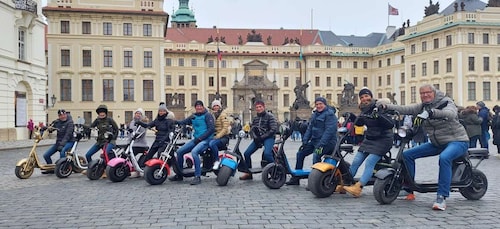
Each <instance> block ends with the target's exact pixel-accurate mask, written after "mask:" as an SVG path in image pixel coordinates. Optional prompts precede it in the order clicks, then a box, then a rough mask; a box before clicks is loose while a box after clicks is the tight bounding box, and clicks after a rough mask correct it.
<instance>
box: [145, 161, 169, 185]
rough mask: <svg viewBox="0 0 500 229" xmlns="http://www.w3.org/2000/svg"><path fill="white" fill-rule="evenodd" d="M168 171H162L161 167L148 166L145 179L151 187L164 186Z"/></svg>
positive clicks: (164, 169)
mask: <svg viewBox="0 0 500 229" xmlns="http://www.w3.org/2000/svg"><path fill="white" fill-rule="evenodd" d="M167 176H168V171H167V168H166V167H163V169H161V165H159V164H156V165H153V166H146V168H145V169H144V179H145V180H146V182H148V183H149V184H151V185H159V184H163V182H165V180H166V179H167Z"/></svg>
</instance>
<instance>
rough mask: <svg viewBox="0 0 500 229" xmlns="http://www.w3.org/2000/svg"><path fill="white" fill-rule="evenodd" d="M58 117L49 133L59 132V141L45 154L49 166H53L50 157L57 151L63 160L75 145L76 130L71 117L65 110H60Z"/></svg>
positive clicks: (49, 128)
mask: <svg viewBox="0 0 500 229" xmlns="http://www.w3.org/2000/svg"><path fill="white" fill-rule="evenodd" d="M57 115H58V116H59V118H58V119H56V120H54V121H53V122H52V124H51V127H48V131H52V130H57V139H56V143H55V144H54V145H52V146H51V147H50V148H49V149H48V150H47V151H46V152H45V153H44V154H43V158H44V159H45V161H46V162H47V164H52V159H51V158H50V157H51V156H52V155H53V154H55V153H56V152H57V151H59V153H60V156H61V158H63V157H66V151H68V150H69V149H71V147H73V144H75V137H74V136H73V131H74V129H75V128H74V124H73V120H72V119H71V116H69V115H68V114H67V113H66V111H65V110H58V111H57ZM44 172H45V171H44ZM47 172H48V171H47Z"/></svg>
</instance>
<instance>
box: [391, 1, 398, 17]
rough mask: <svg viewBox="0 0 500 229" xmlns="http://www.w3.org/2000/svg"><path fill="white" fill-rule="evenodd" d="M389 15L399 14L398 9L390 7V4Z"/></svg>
mask: <svg viewBox="0 0 500 229" xmlns="http://www.w3.org/2000/svg"><path fill="white" fill-rule="evenodd" d="M389 15H399V11H398V9H397V8H394V7H392V6H391V5H390V4H389Z"/></svg>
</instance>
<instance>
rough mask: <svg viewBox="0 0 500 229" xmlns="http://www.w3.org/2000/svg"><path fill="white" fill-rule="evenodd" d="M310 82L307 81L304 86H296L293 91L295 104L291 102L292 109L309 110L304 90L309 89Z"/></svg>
mask: <svg viewBox="0 0 500 229" xmlns="http://www.w3.org/2000/svg"><path fill="white" fill-rule="evenodd" d="M310 82H311V81H310V80H309V81H307V82H306V83H305V84H302V85H297V86H295V88H294V89H293V91H294V92H295V102H293V108H294V109H295V110H298V109H299V108H310V107H309V101H308V100H307V98H306V89H307V88H308V87H309V83H310Z"/></svg>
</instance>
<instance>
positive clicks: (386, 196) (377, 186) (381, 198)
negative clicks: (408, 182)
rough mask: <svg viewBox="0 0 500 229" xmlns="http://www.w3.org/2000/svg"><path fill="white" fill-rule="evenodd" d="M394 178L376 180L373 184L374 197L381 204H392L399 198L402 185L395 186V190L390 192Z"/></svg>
mask: <svg viewBox="0 0 500 229" xmlns="http://www.w3.org/2000/svg"><path fill="white" fill-rule="evenodd" d="M392 180H393V176H387V177H385V178H384V179H376V180H375V183H374V184H373V196H374V197H375V200H377V202H379V203H380V204H391V203H392V202H393V201H394V200H396V198H398V196H399V191H401V185H393V186H392V187H393V190H388V189H389V187H390V186H391V182H392Z"/></svg>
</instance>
